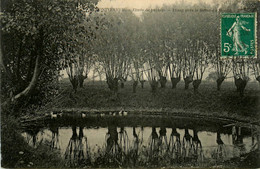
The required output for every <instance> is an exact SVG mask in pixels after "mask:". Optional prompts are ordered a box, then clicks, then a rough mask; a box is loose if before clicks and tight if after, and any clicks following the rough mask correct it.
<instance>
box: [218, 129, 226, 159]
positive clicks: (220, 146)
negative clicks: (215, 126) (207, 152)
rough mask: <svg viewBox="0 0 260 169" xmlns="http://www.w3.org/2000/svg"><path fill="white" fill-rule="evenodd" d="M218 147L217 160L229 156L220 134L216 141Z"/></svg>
mask: <svg viewBox="0 0 260 169" xmlns="http://www.w3.org/2000/svg"><path fill="white" fill-rule="evenodd" d="M216 142H217V144H218V147H217V152H216V158H217V159H223V158H225V157H226V156H227V152H226V147H225V144H224V142H223V141H222V139H221V135H220V132H219V131H218V132H217V140H216Z"/></svg>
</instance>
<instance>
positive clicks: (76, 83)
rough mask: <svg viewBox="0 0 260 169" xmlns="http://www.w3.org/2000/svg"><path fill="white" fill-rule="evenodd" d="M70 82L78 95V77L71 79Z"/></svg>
mask: <svg viewBox="0 0 260 169" xmlns="http://www.w3.org/2000/svg"><path fill="white" fill-rule="evenodd" d="M70 82H71V85H72V88H73V90H74V92H75V93H77V89H78V85H79V80H78V78H77V76H76V75H75V76H73V77H71V79H70Z"/></svg>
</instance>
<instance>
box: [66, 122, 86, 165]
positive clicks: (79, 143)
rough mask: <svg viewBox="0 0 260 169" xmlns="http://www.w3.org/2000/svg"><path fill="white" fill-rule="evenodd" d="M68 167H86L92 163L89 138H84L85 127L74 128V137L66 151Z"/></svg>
mask: <svg viewBox="0 0 260 169" xmlns="http://www.w3.org/2000/svg"><path fill="white" fill-rule="evenodd" d="M65 160H67V161H66V162H67V166H71V167H74V166H84V165H87V164H88V163H90V155H89V148H88V143H87V138H86V137H85V136H84V133H83V127H79V134H77V127H76V126H72V136H71V138H70V141H69V144H68V146H67V148H66V151H65Z"/></svg>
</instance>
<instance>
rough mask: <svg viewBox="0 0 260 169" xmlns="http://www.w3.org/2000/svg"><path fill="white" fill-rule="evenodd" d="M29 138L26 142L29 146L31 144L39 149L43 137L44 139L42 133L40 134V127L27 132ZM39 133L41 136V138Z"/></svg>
mask: <svg viewBox="0 0 260 169" xmlns="http://www.w3.org/2000/svg"><path fill="white" fill-rule="evenodd" d="M26 133H27V136H26V139H25V140H26V142H27V144H29V145H30V146H32V147H34V148H36V147H38V146H39V145H40V144H41V143H42V141H43V137H42V134H43V133H42V132H40V129H39V128H38V127H35V128H32V129H30V130H27V131H26ZM39 133H40V134H41V135H40V136H39Z"/></svg>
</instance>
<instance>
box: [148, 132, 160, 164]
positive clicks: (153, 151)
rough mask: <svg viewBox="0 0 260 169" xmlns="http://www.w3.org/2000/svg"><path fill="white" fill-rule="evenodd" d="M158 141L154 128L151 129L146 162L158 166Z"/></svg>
mask: <svg viewBox="0 0 260 169" xmlns="http://www.w3.org/2000/svg"><path fill="white" fill-rule="evenodd" d="M159 145H160V140H159V137H158V134H157V132H156V128H155V127H152V133H151V135H150V137H149V141H148V148H149V150H148V162H151V163H152V164H158V154H159Z"/></svg>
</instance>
